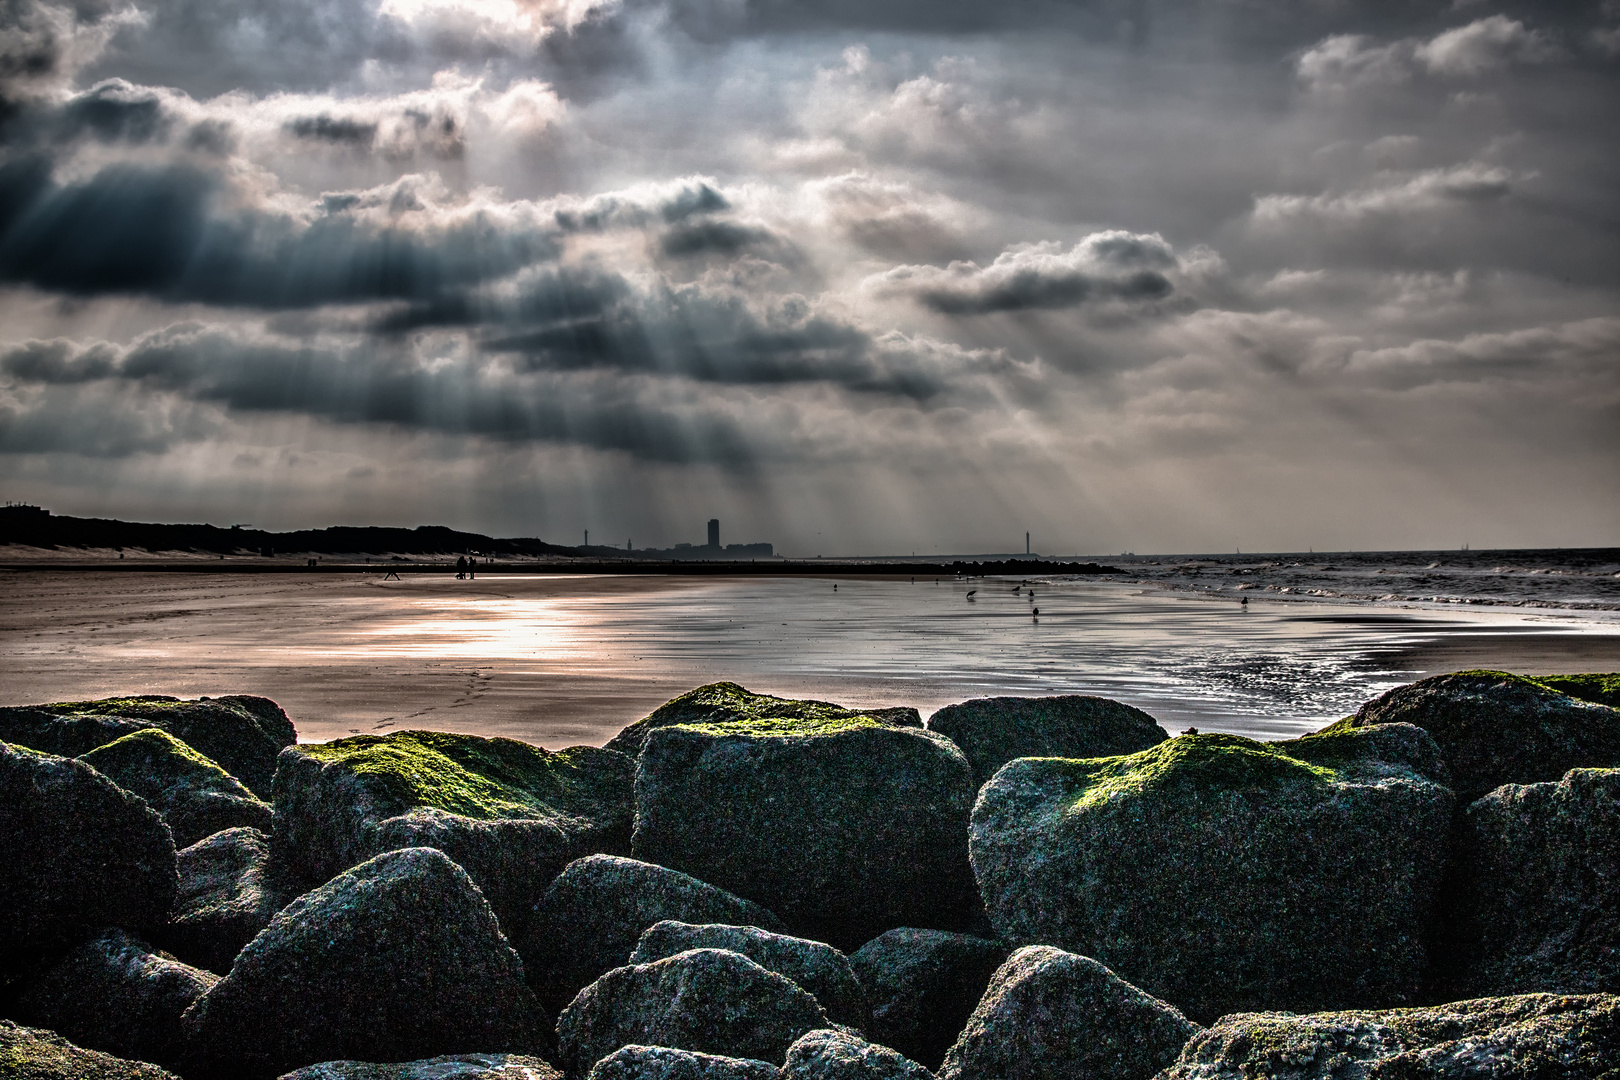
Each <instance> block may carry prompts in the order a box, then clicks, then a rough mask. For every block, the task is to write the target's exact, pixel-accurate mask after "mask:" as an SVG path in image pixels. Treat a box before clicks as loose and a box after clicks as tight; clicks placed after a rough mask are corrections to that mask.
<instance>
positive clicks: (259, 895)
mask: <svg viewBox="0 0 1620 1080" xmlns="http://www.w3.org/2000/svg"><path fill="white" fill-rule="evenodd" d="M175 864H176V868H177V869H178V871H179V875H180V887H179V891H178V893H177V894H176V896H175V903H174V915H173V916H172V917H171V918H170V920H169V925H168V926H166V927H164V928H163V931H162V933H161V934H160V935H159V937H158V940H159V941H160V942H161V943H162V944H163V947H164V948H166V949H168V950H169V951H170V952H172V953H174V954H175V955H176V956H178V957H179V958H180V959H181V960H184V961H185V962H186V963H188V964H191V965H193V966H194V967H200V968H203V969H204V970H207V971H212V972H214V973H215V974H218V975H224V974H226V973H227V972H229V971H230V970H231V963H232V962H233V961H234V960H235V959H236V954H237V953H239V952H241V951H242V949H243V948H244V947H246V945H247V943H248V942H250V941H252V940H253V939H254V938H255V937H257V936H258V934H259V931H260V930H263V929H264V928H265V927H266V926H269V925H270V920H271V919H272V918H274V917H275V914H276V912H278V911H280V910H281V908H282V905H283V904H284V903H285V902H286V901H287V900H290V899H292V890H291V889H289V888H288V887H287V886H285V885H284V884H281V883H278V882H277V880H276V878H275V876H274V874H273V873H272V871H271V867H270V838H269V837H268V836H266V835H265V834H264V833H262V832H260V831H259V830H257V829H247V828H239V829H226V830H224V831H223V832H217V833H214V834H213V835H212V836H209V837H207V838H205V839H203V840H199V841H198V842H197V843H195V844H192V845H191V846H190V847H188V848H183V849H182V850H181V851H180V852H178V853H177V854H176V856H175Z"/></svg>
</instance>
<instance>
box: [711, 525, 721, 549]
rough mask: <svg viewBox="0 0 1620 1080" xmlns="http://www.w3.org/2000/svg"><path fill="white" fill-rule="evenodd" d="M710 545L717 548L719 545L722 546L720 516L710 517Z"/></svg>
mask: <svg viewBox="0 0 1620 1080" xmlns="http://www.w3.org/2000/svg"><path fill="white" fill-rule="evenodd" d="M709 546H710V547H712V548H717V547H719V546H720V519H719V518H710V519H709Z"/></svg>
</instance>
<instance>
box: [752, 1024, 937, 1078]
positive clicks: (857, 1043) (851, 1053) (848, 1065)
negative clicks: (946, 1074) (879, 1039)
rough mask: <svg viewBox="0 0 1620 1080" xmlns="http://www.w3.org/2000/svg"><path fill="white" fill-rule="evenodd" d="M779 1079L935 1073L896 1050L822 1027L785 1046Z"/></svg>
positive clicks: (904, 1075)
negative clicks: (784, 1056) (784, 1058)
mask: <svg viewBox="0 0 1620 1080" xmlns="http://www.w3.org/2000/svg"><path fill="white" fill-rule="evenodd" d="M781 1080H934V1074H933V1073H931V1072H929V1071H928V1070H927V1069H925V1068H923V1066H921V1065H919V1064H917V1062H915V1061H912V1060H911V1059H910V1058H908V1057H906V1056H905V1055H904V1054H902V1053H900V1052H899V1051H897V1050H893V1049H891V1048H889V1047H887V1046H879V1045H877V1044H875V1043H870V1042H867V1041H866V1040H865V1039H863V1038H861V1037H860V1036H859V1035H856V1034H854V1033H853V1032H850V1031H844V1030H840V1029H837V1028H822V1029H820V1030H818V1031H810V1032H806V1033H805V1034H803V1035H801V1036H799V1039H798V1041H797V1042H795V1043H794V1044H793V1045H792V1046H790V1047H788V1053H787V1060H786V1061H785V1062H783V1063H782V1073H781Z"/></svg>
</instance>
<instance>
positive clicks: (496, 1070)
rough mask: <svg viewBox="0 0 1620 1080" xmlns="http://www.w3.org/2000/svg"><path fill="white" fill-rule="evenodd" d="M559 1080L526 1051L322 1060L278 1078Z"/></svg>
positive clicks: (336, 1079)
mask: <svg viewBox="0 0 1620 1080" xmlns="http://www.w3.org/2000/svg"><path fill="white" fill-rule="evenodd" d="M452 1077H453V1078H454V1080H563V1074H562V1073H560V1072H558V1071H557V1070H556V1069H554V1068H552V1067H551V1066H550V1065H549V1064H547V1063H546V1062H545V1061H544V1060H543V1059H541V1058H537V1057H530V1056H528V1055H526V1054H441V1055H440V1056H438V1057H434V1058H424V1059H423V1060H421V1061H397V1062H376V1061H323V1062H321V1063H320V1064H318V1065H306V1066H304V1067H303V1068H302V1069H295V1070H293V1071H292V1072H290V1073H287V1074H286V1075H284V1076H282V1077H280V1080H451V1078H452Z"/></svg>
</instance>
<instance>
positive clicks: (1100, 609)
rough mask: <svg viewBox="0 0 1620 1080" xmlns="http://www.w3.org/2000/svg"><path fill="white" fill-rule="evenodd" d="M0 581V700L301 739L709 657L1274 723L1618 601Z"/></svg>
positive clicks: (628, 689)
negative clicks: (182, 713)
mask: <svg viewBox="0 0 1620 1080" xmlns="http://www.w3.org/2000/svg"><path fill="white" fill-rule="evenodd" d="M834 584H839V585H840V586H841V591H836V590H834V589H833V588H832V586H833V585H834ZM974 585H977V586H978V587H979V589H980V590H981V591H980V592H979V593H978V594H977V595H976V596H974V597H973V598H971V599H969V598H968V597H967V596H966V595H965V592H966V589H967V588H970V587H973V586H974ZM0 589H3V592H0V655H3V656H4V657H5V662H4V669H3V671H0V703H3V704H26V703H31V702H40V701H62V700H74V699H83V698H92V697H104V696H111V695H114V694H128V693H166V694H175V695H179V696H185V697H190V696H197V695H202V694H209V695H214V694H224V693H256V694H263V695H265V696H268V697H271V698H274V699H275V700H277V701H278V702H280V703H281V704H282V706H283V707H284V708H286V709H287V711H288V713H289V714H290V715H291V716H292V717H293V719H294V721H295V722H296V723H297V725H298V729H299V733H300V737H301V738H303V739H308V740H320V739H328V738H333V737H337V736H341V735H345V734H350V733H356V732H372V731H388V730H397V729H400V728H406V727H431V728H440V729H447V730H459V731H469V732H476V733H479V734H487V735H496V734H499V735H508V736H511V737H515V738H523V739H527V740H529V741H532V742H538V743H541V744H542V745H546V746H551V747H557V746H564V745H572V744H577V743H596V744H600V743H601V742H603V741H605V740H606V739H607V738H610V737H611V736H612V735H613V734H614V733H615V732H617V731H618V730H619V729H620V728H621V727H623V726H624V725H625V724H627V723H630V722H632V721H634V720H635V719H637V718H639V717H640V716H643V715H645V714H646V713H647V712H648V711H650V710H651V709H653V708H655V707H656V706H657V705H659V704H660V703H662V702H664V701H666V700H668V699H669V698H671V697H673V696H675V695H677V694H679V693H682V692H684V691H686V690H689V689H691V688H692V687H694V686H697V685H700V684H702V683H704V682H710V681H714V680H717V679H733V680H735V681H738V682H742V683H743V684H744V685H746V686H748V687H749V688H750V689H754V690H758V691H763V692H767V693H777V694H785V695H792V696H813V697H819V698H824V699H828V700H834V701H839V702H841V703H845V704H849V705H854V706H858V707H870V706H876V705H884V704H901V705H913V706H916V707H918V708H920V709H921V710H922V711H923V713H924V715H927V714H928V713H930V712H931V711H932V710H933V709H935V708H937V707H939V706H940V705H943V704H946V703H948V702H952V701H960V700H964V699H966V698H970V697H975V696H982V695H984V694H991V693H1053V692H1085V693H1100V694H1105V695H1106V696H1110V697H1116V698H1119V699H1121V700H1126V701H1130V702H1131V703H1132V704H1137V705H1139V706H1140V707H1143V708H1146V709H1147V710H1148V711H1149V712H1151V713H1153V714H1154V715H1155V716H1157V717H1159V719H1160V720H1161V722H1163V723H1164V724H1165V726H1166V727H1172V728H1179V727H1181V726H1185V725H1186V724H1188V723H1192V724H1197V725H1198V726H1199V727H1201V728H1205V729H1209V730H1230V731H1235V732H1240V733H1243V734H1249V735H1253V736H1256V737H1265V738H1280V737H1286V736H1288V735H1291V734H1297V733H1300V732H1302V731H1305V730H1310V729H1311V728H1313V727H1315V726H1317V725H1319V724H1320V723H1321V722H1323V721H1324V720H1326V719H1331V718H1332V717H1333V716H1334V715H1337V714H1338V713H1340V712H1342V711H1348V707H1353V705H1354V703H1355V702H1357V701H1360V700H1364V699H1365V698H1366V697H1369V696H1372V694H1373V693H1375V692H1377V691H1379V690H1380V689H1382V688H1386V687H1388V686H1390V685H1395V684H1397V683H1400V682H1406V681H1410V680H1411V679H1413V678H1418V677H1421V676H1423V675H1427V674H1434V673H1438V672H1441V671H1451V670H1457V669H1460V668H1469V667H1493V668H1503V669H1508V670H1515V671H1521V672H1525V673H1538V672H1539V673H1545V672H1553V671H1582V670H1585V671H1591V670H1617V669H1620V626H1616V625H1614V624H1613V623H1609V624H1603V623H1596V622H1593V621H1591V620H1585V619H1578V618H1569V617H1563V616H1560V615H1557V614H1555V613H1554V614H1548V613H1538V614H1535V615H1521V614H1513V613H1484V614H1481V613H1473V612H1469V613H1457V614H1452V613H1450V612H1428V611H1398V612H1391V611H1378V610H1376V609H1372V608H1369V607H1368V606H1366V605H1360V606H1354V607H1351V606H1335V605H1323V604H1304V603H1288V602H1276V603H1265V602H1257V603H1253V604H1251V608H1250V610H1248V611H1239V610H1238V609H1237V608H1236V607H1235V606H1234V605H1232V604H1229V603H1214V602H1211V601H1207V600H1200V599H1197V598H1189V597H1186V596H1165V595H1160V594H1156V593H1155V592H1154V591H1153V590H1141V589H1132V588H1130V587H1127V586H1108V585H1102V584H1096V583H1084V584H1081V583H1075V584H1053V585H1045V586H1042V587H1041V591H1040V595H1039V596H1038V597H1037V599H1036V600H1035V601H1030V600H1028V599H1027V597H1026V596H1024V595H1021V594H1020V595H1014V594H1012V593H1011V591H1010V590H1011V584H1010V583H1003V582H999V581H996V580H995V579H986V580H983V581H979V582H976V583H971V584H970V583H958V582H951V581H949V580H947V581H945V582H943V583H942V584H940V585H934V584H933V583H932V582H928V581H922V582H917V583H915V584H913V583H911V582H909V581H905V580H901V581H858V582H852V581H849V580H847V579H845V580H842V581H838V582H835V581H834V580H833V579H825V580H823V579H811V580H793V581H784V582H773V581H758V580H754V581H747V582H737V581H729V580H724V579H722V580H693V579H683V578H648V577H633V578H620V577H533V578H509V577H493V576H492V577H488V578H480V579H478V580H476V581H471V582H457V581H455V580H454V579H453V577H452V576H450V575H444V576H442V577H433V578H426V577H407V578H406V579H405V580H404V581H387V582H384V581H382V580H381V579H380V576H379V575H354V576H344V575H311V576H302V575H249V576H242V575H224V574H218V575H213V574H142V573H128V572H121V573H109V574H99V573H87V572H75V573H62V574H53V573H50V572H49V571H35V572H27V573H7V574H3V575H0ZM1037 606H1038V607H1040V608H1041V609H1042V614H1041V616H1040V617H1039V618H1035V617H1034V616H1033V614H1032V609H1033V608H1035V607H1037Z"/></svg>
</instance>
